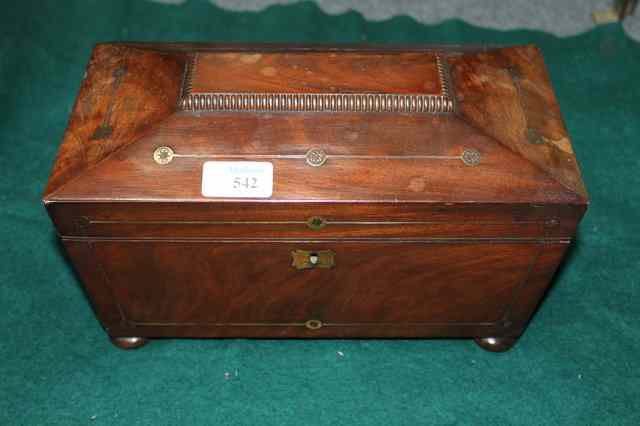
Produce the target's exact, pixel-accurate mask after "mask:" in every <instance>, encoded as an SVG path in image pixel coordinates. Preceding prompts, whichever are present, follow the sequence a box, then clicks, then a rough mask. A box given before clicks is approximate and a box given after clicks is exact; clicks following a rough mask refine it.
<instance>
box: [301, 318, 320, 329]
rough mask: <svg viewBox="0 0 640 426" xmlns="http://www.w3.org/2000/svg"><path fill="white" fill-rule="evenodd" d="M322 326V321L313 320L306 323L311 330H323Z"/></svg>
mask: <svg viewBox="0 0 640 426" xmlns="http://www.w3.org/2000/svg"><path fill="white" fill-rule="evenodd" d="M322 325H323V324H322V321H320V320H316V319H312V320H309V321H307V322H305V323H304V326H305V327H307V328H308V329H309V330H318V329H319V328H322Z"/></svg>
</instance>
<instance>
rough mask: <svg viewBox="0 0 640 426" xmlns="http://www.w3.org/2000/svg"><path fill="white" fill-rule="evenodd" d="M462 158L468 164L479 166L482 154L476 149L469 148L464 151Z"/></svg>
mask: <svg viewBox="0 0 640 426" xmlns="http://www.w3.org/2000/svg"><path fill="white" fill-rule="evenodd" d="M460 158H461V159H462V162H463V163H464V164H466V165H467V166H477V165H478V164H480V158H482V155H481V154H480V152H478V150H476V149H472V148H467V149H465V150H464V151H463V152H462V156H461V157H460Z"/></svg>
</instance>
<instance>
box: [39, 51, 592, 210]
mask: <svg viewBox="0 0 640 426" xmlns="http://www.w3.org/2000/svg"><path fill="white" fill-rule="evenodd" d="M247 162H249V166H247V165H246V164H247ZM205 163H208V164H213V166H205ZM229 163H231V164H232V165H233V164H237V165H238V167H239V168H238V167H236V168H233V167H232V168H231V169H224V167H222V166H224V165H227V164H229ZM265 163H266V164H270V165H271V166H265ZM252 165H253V166H255V167H257V168H255V167H253V166H252ZM207 167H209V169H210V170H209V174H208V177H206V176H207V173H205V169H206V168H207ZM252 167H253V168H252ZM269 167H271V168H272V178H271V180H270V184H271V185H272V187H271V190H270V191H267V190H266V189H264V188H262V189H263V192H259V191H253V192H252V191H251V188H249V187H251V186H253V185H254V184H255V185H257V186H260V187H262V185H268V184H269V182H268V181H269V176H268V175H269V173H268V168H269ZM254 172H255V173H259V176H257V181H255V182H253V181H250V180H244V178H245V177H249V178H253V177H255V176H252V173H254ZM234 173H236V174H237V173H240V174H239V175H237V176H236V175H234ZM203 176H204V177H203ZM236 178H239V179H236ZM203 179H204V181H203ZM234 188H235V189H237V190H238V191H237V192H234V190H235V189H234ZM44 199H45V202H53V201H81V200H85V201H195V202H216V203H224V202H237V201H242V202H247V201H256V202H428V203H470V202H471V203H569V204H585V203H586V202H587V194H586V191H585V188H584V185H583V183H582V180H581V177H580V172H579V169H578V165H577V162H576V158H575V155H574V153H573V149H572V146H571V142H570V139H569V137H568V135H567V131H566V129H565V126H564V124H563V121H562V118H561V114H560V109H559V107H558V104H557V102H556V99H555V96H554V93H553V90H552V87H551V85H550V82H549V77H548V75H547V72H546V70H545V67H544V63H543V59H542V56H541V54H540V52H539V50H538V49H537V48H536V47H534V46H518V47H509V48H490V47H477V48H463V47H455V46H452V47H439V46H435V47H434V46H419V47H416V46H411V47H403V48H399V47H364V46H315V47H314V46H268V45H263V46H240V45H210V44H140V43H125V44H101V45H98V46H96V48H95V49H94V52H93V55H92V57H91V61H90V63H89V65H88V68H87V73H86V76H85V79H84V81H83V83H82V86H81V89H80V93H79V95H78V98H77V100H76V103H75V106H74V108H73V112H72V114H71V118H70V121H69V125H68V128H67V131H66V133H65V136H64V140H63V142H62V145H61V147H60V151H59V154H58V157H57V159H56V163H55V165H54V168H53V171H52V174H51V176H50V179H49V183H48V186H47V189H46V191H45V195H44Z"/></svg>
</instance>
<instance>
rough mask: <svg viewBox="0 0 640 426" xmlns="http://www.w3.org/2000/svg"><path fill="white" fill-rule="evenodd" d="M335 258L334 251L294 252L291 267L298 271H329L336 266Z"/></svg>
mask: <svg viewBox="0 0 640 426" xmlns="http://www.w3.org/2000/svg"><path fill="white" fill-rule="evenodd" d="M335 257H336V254H335V252H334V251H333V250H314V251H309V250H293V251H292V252H291V266H293V267H294V268H296V269H317V268H324V269H329V268H333V267H334V266H335V264H336V260H335Z"/></svg>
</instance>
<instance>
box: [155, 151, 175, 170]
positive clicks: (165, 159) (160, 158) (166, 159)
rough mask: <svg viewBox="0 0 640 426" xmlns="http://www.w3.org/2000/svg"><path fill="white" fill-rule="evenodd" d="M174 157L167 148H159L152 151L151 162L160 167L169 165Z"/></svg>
mask: <svg viewBox="0 0 640 426" xmlns="http://www.w3.org/2000/svg"><path fill="white" fill-rule="evenodd" d="M174 155H175V153H174V152H173V149H171V148H169V147H168V146H161V147H158V148H156V150H155V151H153V161H155V162H156V163H158V164H162V165H165V164H169V163H170V162H171V160H173V156H174Z"/></svg>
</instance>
